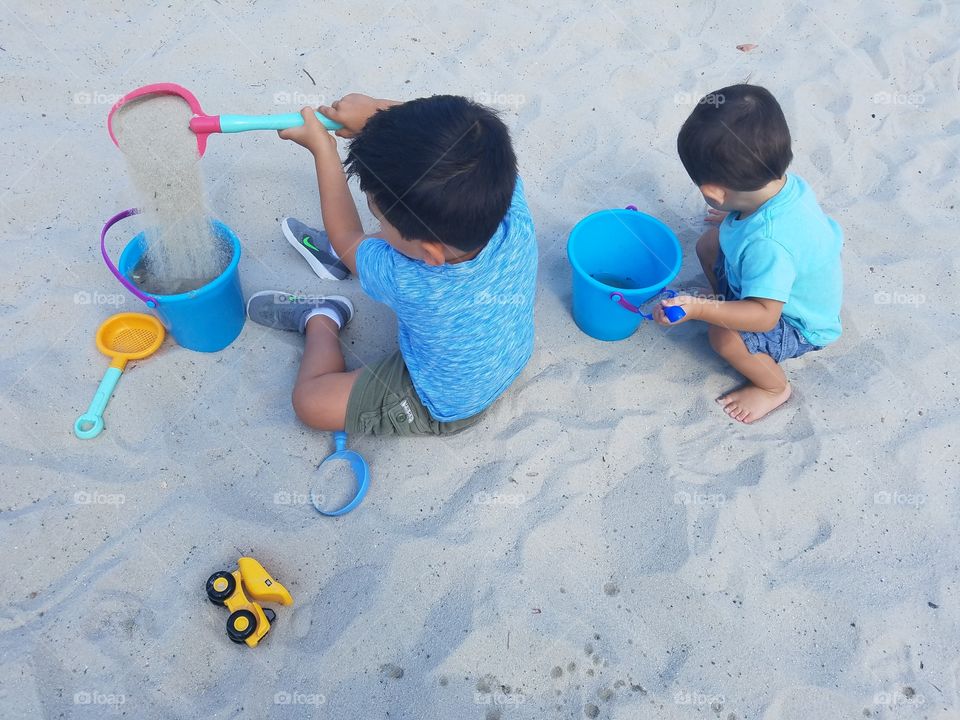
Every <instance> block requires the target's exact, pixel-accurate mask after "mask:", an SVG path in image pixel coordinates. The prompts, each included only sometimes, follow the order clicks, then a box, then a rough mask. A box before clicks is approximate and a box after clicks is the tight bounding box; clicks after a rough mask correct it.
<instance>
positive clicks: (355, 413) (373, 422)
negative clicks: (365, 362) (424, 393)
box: [345, 351, 483, 435]
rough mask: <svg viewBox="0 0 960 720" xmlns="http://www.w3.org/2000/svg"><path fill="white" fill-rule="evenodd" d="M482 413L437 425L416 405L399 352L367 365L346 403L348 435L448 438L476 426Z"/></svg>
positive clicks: (413, 391)
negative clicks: (435, 436) (442, 436)
mask: <svg viewBox="0 0 960 720" xmlns="http://www.w3.org/2000/svg"><path fill="white" fill-rule="evenodd" d="M481 415H483V413H482V412H479V413H477V414H476V415H474V416H472V417H468V418H465V419H463V420H454V421H453V422H440V421H439V420H434V419H433V417H432V416H431V415H430V411H429V410H427V408H426V407H424V405H423V403H422V402H420V396H419V395H417V391H416V389H415V388H414V387H413V380H411V378H410V371H409V370H407V364H406V363H405V362H404V361H403V356H402V355H401V354H400V352H399V351H397V352H395V353H393V354H392V355H389V356H387V357H385V358H384V359H383V360H381V361H380V362H378V363H374V364H373V365H369V366H367V367H366V368H365V369H364V370H363V372H361V373H360V377H358V378H357V381H356V382H355V383H354V384H353V389H352V390H351V391H350V399H349V400H347V422H346V428H345V430H346V431H347V432H348V433H364V434H367V435H450V434H452V433H456V432H460V431H461V430H463V429H465V428H468V427H470V426H471V425H473V424H474V423H476V422H477V421H478V420H479V419H480V416H481Z"/></svg>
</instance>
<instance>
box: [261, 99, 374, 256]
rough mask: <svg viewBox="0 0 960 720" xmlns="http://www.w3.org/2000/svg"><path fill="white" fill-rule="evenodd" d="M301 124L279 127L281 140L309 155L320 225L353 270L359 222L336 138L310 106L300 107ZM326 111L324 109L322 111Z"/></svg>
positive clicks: (360, 229) (359, 233) (359, 239)
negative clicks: (304, 150) (293, 144)
mask: <svg viewBox="0 0 960 720" xmlns="http://www.w3.org/2000/svg"><path fill="white" fill-rule="evenodd" d="M300 113H301V115H303V125H302V126H301V127H297V128H290V129H289V130H281V131H280V132H279V135H280V137H281V138H283V139H284V140H293V141H294V142H295V143H297V144H298V145H301V146H303V147H305V148H306V149H307V150H309V151H310V153H311V154H312V155H313V159H314V161H315V163H316V169H317V186H318V188H319V190H320V212H321V214H322V216H323V229H324V230H326V232H327V237H328V238H329V239H330V244H331V245H333V249H334V250H336V252H337V255H339V256H340V260H341V261H342V262H343V264H344V265H346V266H347V268H348V269H349V270H350V272H352V273H354V274H356V272H357V246H358V245H359V244H360V241H361V240H363V225H361V224H360V215H359V214H358V213H357V206H356V205H354V203H353V196H352V195H351V194H350V188H349V186H348V185H347V176H346V174H345V173H344V172H343V165H342V164H341V162H340V155H339V153H338V152H337V141H336V140H335V139H334V138H333V136H332V135H331V134H330V133H329V132H328V131H327V129H326V128H325V127H323V125H321V124H320V121H319V120H317V117H316V115H315V114H314V111H313V108H309V107H306V108H303V110H301V111H300ZM324 114H326V113H324Z"/></svg>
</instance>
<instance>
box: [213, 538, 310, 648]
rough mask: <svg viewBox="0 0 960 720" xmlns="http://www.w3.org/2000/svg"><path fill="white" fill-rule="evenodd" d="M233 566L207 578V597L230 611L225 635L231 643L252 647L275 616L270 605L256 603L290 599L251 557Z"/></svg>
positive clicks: (283, 602)
mask: <svg viewBox="0 0 960 720" xmlns="http://www.w3.org/2000/svg"><path fill="white" fill-rule="evenodd" d="M237 566H238V567H237V569H236V570H234V571H233V572H232V573H230V572H226V571H225V570H220V571H219V572H215V573H214V574H213V575H211V576H210V577H209V578H208V579H207V597H208V598H210V602H212V603H213V604H214V605H224V606H226V608H227V609H228V610H229V611H230V616H229V617H228V618H227V637H229V638H230V639H231V640H233V642H235V643H246V644H247V645H249V646H250V647H256V646H257V644H258V643H259V642H260V641H261V640H262V639H263V636H264V635H266V634H267V633H268V632H269V631H270V623H272V622H273V621H274V620H276V618H277V614H276V613H275V612H274V611H273V610H271V609H270V608H263V607H260V602H269V603H277V604H279V605H293V598H292V597H291V596H290V593H289V592H287V589H286V588H285V587H284V586H283V585H281V584H280V583H278V582H277V581H276V580H274V579H273V578H272V577H270V574H269V573H268V572H267V571H266V570H265V569H264V567H263V565H261V564H260V563H258V562H257V561H256V560H254V559H253V558H250V557H242V558H240V559H239V560H238V561H237ZM258 601H259V602H258Z"/></svg>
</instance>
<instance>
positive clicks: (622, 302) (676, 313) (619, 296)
mask: <svg viewBox="0 0 960 720" xmlns="http://www.w3.org/2000/svg"><path fill="white" fill-rule="evenodd" d="M660 294H661V295H666V296H667V297H668V298H671V297H676V296H677V291H676V290H664V291H662V292H661V293H660ZM610 299H611V300H613V301H614V302H615V303H617V305H619V306H620V307H622V308H624V309H625V310H629V311H630V312H632V313H636V314H637V315H639V316H640V317H642V318H644V319H645V320H653V313H645V312H644V311H643V310H641V309H640V308H639V307H637V306H636V305H634V304H633V303H631V302H630V301H629V300H627V299H626V298H625V297H624V296H623V293H618V292H616V291H614V292H612V293H610ZM663 313H664V315H666V316H667V320H669V321H670V322H672V323H675V322H676V321H677V320H679V319H680V318H682V317H683V316H684V315H686V314H687V313H686V312H685V311H684V309H683V308H682V307H679V306H678V305H672V306H670V307H668V308H666V309H664V311H663Z"/></svg>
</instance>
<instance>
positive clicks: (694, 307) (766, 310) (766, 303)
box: [653, 295, 783, 332]
mask: <svg viewBox="0 0 960 720" xmlns="http://www.w3.org/2000/svg"><path fill="white" fill-rule="evenodd" d="M671 305H682V306H683V310H684V312H685V313H686V315H685V316H684V317H683V318H681V319H680V320H678V321H677V322H675V323H671V322H670V321H669V320H668V319H667V318H666V317H665V316H664V314H663V308H665V307H670V306H671ZM782 311H783V303H782V302H780V301H779V300H770V299H768V298H745V299H743V300H712V299H709V298H700V297H694V296H692V295H678V296H677V297H673V298H668V299H666V300H664V301H662V302H661V303H660V304H659V305H657V307H656V308H654V311H653V317H654V319H655V320H656V321H657V322H658V323H659V324H660V325H668V326H669V325H678V324H679V323H682V322H686V321H687V320H702V321H703V322H707V323H710V324H711V325H719V326H720V327H725V328H729V329H730V330H740V331H742V332H767V331H769V330H773V328H775V327H776V325H777V323H778V322H780V314H781V312H782Z"/></svg>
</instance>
